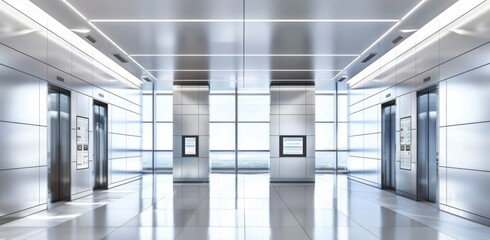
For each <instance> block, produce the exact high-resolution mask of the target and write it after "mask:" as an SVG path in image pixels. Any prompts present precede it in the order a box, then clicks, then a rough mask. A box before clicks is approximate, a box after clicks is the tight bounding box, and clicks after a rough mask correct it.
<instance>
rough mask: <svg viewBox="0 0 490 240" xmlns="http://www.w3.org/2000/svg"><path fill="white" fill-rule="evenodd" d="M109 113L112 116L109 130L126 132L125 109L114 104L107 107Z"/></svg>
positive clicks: (119, 132) (120, 132)
mask: <svg viewBox="0 0 490 240" xmlns="http://www.w3.org/2000/svg"><path fill="white" fill-rule="evenodd" d="M109 113H110V114H111V116H112V119H111V122H110V123H109V124H110V125H112V128H111V129H110V131H111V132H112V133H118V134H126V110H124V109H122V108H119V107H115V106H114V107H112V108H110V109H109Z"/></svg>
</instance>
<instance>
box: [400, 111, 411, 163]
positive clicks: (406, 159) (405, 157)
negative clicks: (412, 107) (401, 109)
mask: <svg viewBox="0 0 490 240" xmlns="http://www.w3.org/2000/svg"><path fill="white" fill-rule="evenodd" d="M411 146H412V120H411V117H406V118H402V119H400V168H401V169H406V170H412V155H411V150H412V149H411V148H412V147H411Z"/></svg>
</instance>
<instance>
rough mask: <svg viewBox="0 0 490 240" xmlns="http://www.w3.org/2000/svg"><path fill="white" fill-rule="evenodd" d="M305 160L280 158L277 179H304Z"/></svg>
mask: <svg viewBox="0 0 490 240" xmlns="http://www.w3.org/2000/svg"><path fill="white" fill-rule="evenodd" d="M306 168H307V166H306V158H280V159H279V171H280V172H279V178H306Z"/></svg>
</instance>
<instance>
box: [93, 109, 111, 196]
mask: <svg viewBox="0 0 490 240" xmlns="http://www.w3.org/2000/svg"><path fill="white" fill-rule="evenodd" d="M93 115H94V125H95V127H94V134H93V135H94V137H93V139H94V141H93V142H94V144H92V146H93V147H94V148H95V149H94V150H93V151H94V153H95V154H94V172H95V176H94V177H95V179H94V189H106V188H107V187H108V183H109V182H108V171H109V169H108V140H107V137H108V127H107V124H108V112H107V107H106V106H101V105H94V110H93Z"/></svg>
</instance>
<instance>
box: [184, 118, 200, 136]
mask: <svg viewBox="0 0 490 240" xmlns="http://www.w3.org/2000/svg"><path fill="white" fill-rule="evenodd" d="M182 135H199V115H182Z"/></svg>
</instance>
